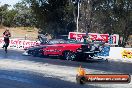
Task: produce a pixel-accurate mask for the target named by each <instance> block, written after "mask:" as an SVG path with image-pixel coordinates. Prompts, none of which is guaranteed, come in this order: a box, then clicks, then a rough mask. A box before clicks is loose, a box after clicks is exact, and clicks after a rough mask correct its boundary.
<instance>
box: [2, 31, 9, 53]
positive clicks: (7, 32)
mask: <svg viewBox="0 0 132 88" xmlns="http://www.w3.org/2000/svg"><path fill="white" fill-rule="evenodd" d="M3 37H4V45H3V47H2V48H5V52H6V53H7V47H8V46H9V43H10V40H9V37H11V33H10V32H9V29H6V30H5V32H4V33H3Z"/></svg>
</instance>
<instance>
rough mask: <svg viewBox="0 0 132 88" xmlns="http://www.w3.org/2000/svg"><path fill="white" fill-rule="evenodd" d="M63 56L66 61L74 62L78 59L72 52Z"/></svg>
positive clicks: (66, 52)
mask: <svg viewBox="0 0 132 88" xmlns="http://www.w3.org/2000/svg"><path fill="white" fill-rule="evenodd" d="M63 56H64V59H65V60H72V61H73V60H75V58H76V55H75V53H74V52H71V51H65V52H64V54H63Z"/></svg>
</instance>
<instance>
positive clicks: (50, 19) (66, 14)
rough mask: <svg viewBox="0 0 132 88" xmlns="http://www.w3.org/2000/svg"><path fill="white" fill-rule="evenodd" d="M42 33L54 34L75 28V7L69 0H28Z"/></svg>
mask: <svg viewBox="0 0 132 88" xmlns="http://www.w3.org/2000/svg"><path fill="white" fill-rule="evenodd" d="M28 2H29V5H30V6H31V8H32V9H33V11H34V14H35V15H36V18H37V20H38V25H37V27H38V28H40V30H41V32H42V33H46V32H47V33H50V34H53V35H54V36H56V35H58V34H67V33H68V32H69V31H73V30H74V29H75V22H74V21H73V20H74V15H73V8H72V6H71V5H70V4H69V0H28Z"/></svg>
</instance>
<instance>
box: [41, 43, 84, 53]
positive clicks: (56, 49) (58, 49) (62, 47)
mask: <svg viewBox="0 0 132 88" xmlns="http://www.w3.org/2000/svg"><path fill="white" fill-rule="evenodd" d="M81 45H82V44H54V45H47V47H46V48H43V55H46V56H47V55H49V56H50V55H51V56H62V55H63V52H65V51H71V52H75V53H76V51H77V49H79V48H81Z"/></svg>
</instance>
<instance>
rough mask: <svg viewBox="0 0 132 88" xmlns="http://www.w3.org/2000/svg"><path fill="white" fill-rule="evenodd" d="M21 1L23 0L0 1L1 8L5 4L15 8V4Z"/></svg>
mask: <svg viewBox="0 0 132 88" xmlns="http://www.w3.org/2000/svg"><path fill="white" fill-rule="evenodd" d="M19 1H21V0H0V6H1V5H3V4H9V5H11V6H13V5H14V4H16V3H17V2H19Z"/></svg>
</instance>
